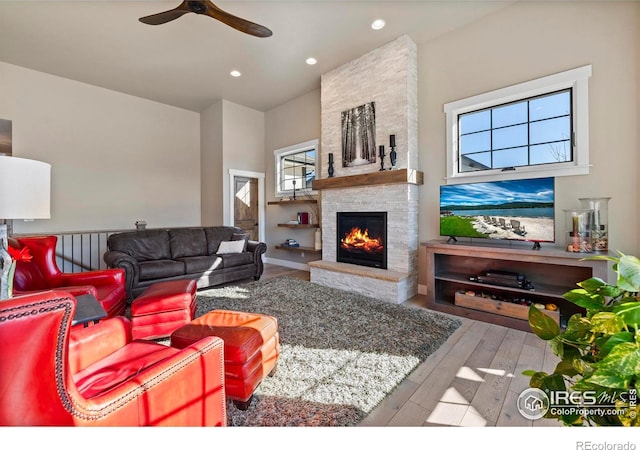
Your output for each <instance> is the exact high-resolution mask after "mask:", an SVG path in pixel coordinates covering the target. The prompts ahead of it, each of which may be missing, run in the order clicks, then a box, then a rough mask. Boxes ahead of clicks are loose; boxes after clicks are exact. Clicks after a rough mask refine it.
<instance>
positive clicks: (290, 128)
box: [265, 89, 322, 266]
mask: <svg viewBox="0 0 640 450" xmlns="http://www.w3.org/2000/svg"><path fill="white" fill-rule="evenodd" d="M265 124H266V125H265V170H266V181H265V190H266V197H267V201H273V200H275V157H274V154H273V151H274V150H277V149H279V148H283V147H288V146H290V145H295V144H299V143H301V142H306V141H310V140H313V139H320V89H316V90H314V91H311V92H309V93H307V94H305V95H302V96H300V97H298V98H295V99H293V100H291V101H289V102H287V103H285V104H283V105H281V106H278V107H277V108H274V109H272V110H270V111H267V113H266V115H265ZM320 145H322V143H320ZM296 212H297V209H296V208H293V207H281V206H277V205H276V206H268V207H267V227H266V234H267V240H266V243H267V246H268V250H267V257H268V258H274V259H277V260H279V261H284V264H287V261H288V262H291V263H293V265H294V266H295V265H296V264H306V262H307V261H310V260H314V259H319V255H317V254H312V255H308V254H305V256H304V257H303V256H301V255H300V253H297V252H288V251H283V250H276V249H274V248H273V246H274V245H276V244H279V243H281V242H284V240H285V239H288V238H292V239H296V240H297V241H298V242H300V245H303V246H307V247H313V244H314V234H313V232H312V231H311V230H294V231H292V230H291V229H288V228H278V226H277V224H278V223H285V222H288V221H289V220H292V219H294V218H295V214H296Z"/></svg>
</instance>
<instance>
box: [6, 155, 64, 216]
mask: <svg viewBox="0 0 640 450" xmlns="http://www.w3.org/2000/svg"><path fill="white" fill-rule="evenodd" d="M50 205H51V164H48V163H45V162H42V161H35V160H32V159H24V158H16V157H14V156H0V219H49V218H50V217H51V213H50V209H51V207H50Z"/></svg>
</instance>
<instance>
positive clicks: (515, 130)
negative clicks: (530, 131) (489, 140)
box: [493, 125, 527, 149]
mask: <svg viewBox="0 0 640 450" xmlns="http://www.w3.org/2000/svg"><path fill="white" fill-rule="evenodd" d="M520 145H527V125H514V126H511V127H506V128H500V129H498V130H493V148H494V149H500V148H508V147H517V146H520Z"/></svg>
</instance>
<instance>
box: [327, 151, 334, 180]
mask: <svg viewBox="0 0 640 450" xmlns="http://www.w3.org/2000/svg"><path fill="white" fill-rule="evenodd" d="M328 172H329V178H333V153H329V169H328Z"/></svg>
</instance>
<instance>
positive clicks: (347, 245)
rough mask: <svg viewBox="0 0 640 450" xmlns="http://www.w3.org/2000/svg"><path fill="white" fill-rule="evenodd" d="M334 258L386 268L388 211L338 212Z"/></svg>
mask: <svg viewBox="0 0 640 450" xmlns="http://www.w3.org/2000/svg"><path fill="white" fill-rule="evenodd" d="M337 230H338V235H337V244H338V251H337V253H336V255H337V261H338V262H343V263H349V264H357V265H360V266H367V267H379V268H381V269H386V268H387V213H386V212H338V216H337Z"/></svg>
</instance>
